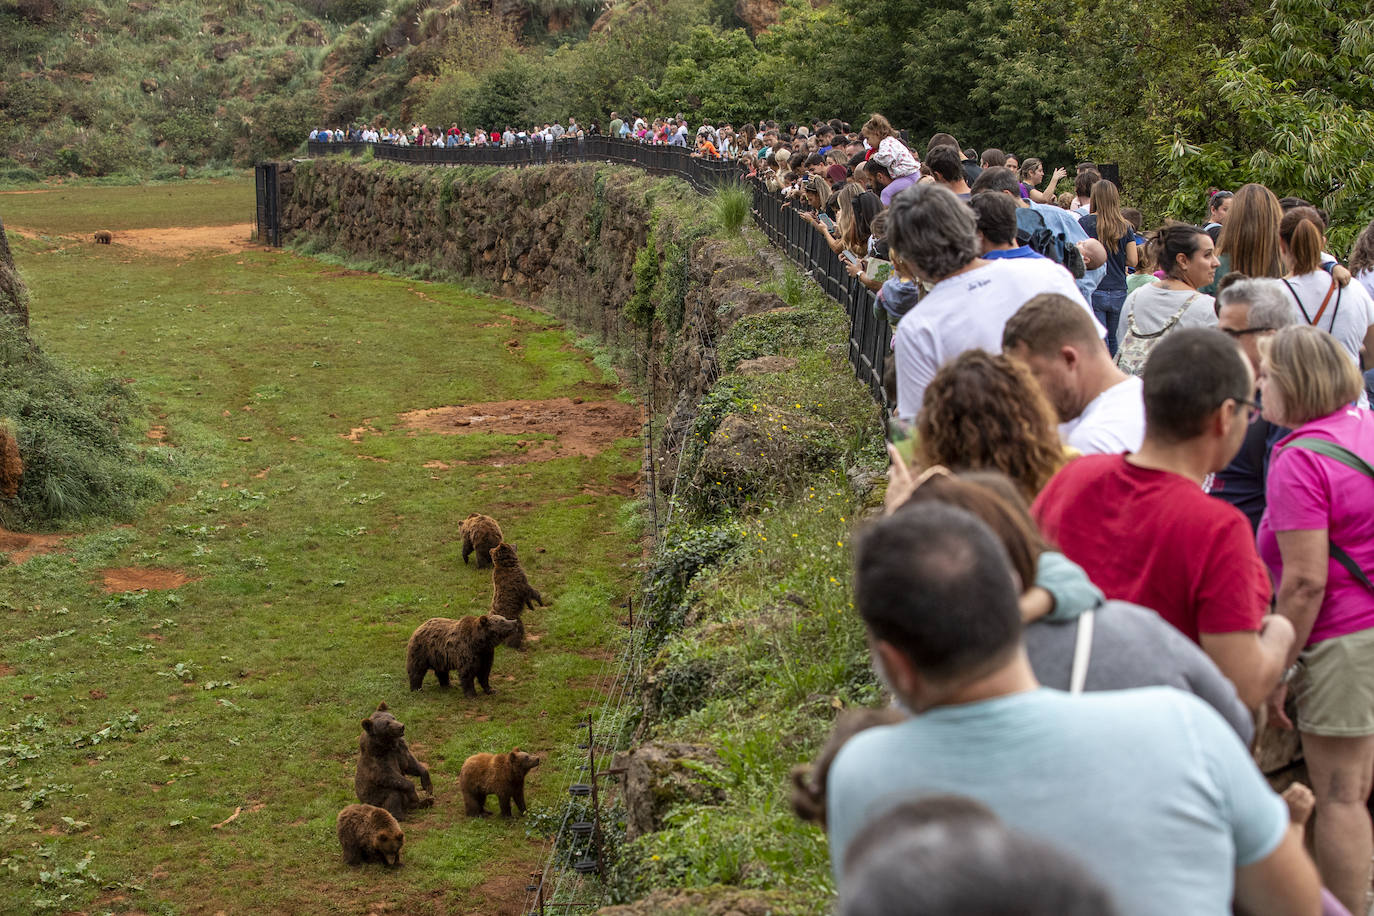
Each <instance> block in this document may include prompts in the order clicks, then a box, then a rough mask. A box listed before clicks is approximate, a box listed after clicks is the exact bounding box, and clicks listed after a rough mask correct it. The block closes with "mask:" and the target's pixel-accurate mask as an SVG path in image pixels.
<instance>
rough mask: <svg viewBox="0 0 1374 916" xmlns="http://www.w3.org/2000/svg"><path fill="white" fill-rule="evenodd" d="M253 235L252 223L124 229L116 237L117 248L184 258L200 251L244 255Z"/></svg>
mask: <svg viewBox="0 0 1374 916" xmlns="http://www.w3.org/2000/svg"><path fill="white" fill-rule="evenodd" d="M252 234H253V224H252V223H236V224H235V225H232V226H174V227H172V228H169V229H122V230H120V231H119V232H116V233H115V234H114V244H116V245H127V246H129V247H130V248H137V249H138V250H139V251H144V252H147V253H149V254H162V255H169V256H172V257H182V256H185V255H188V254H191V253H192V252H197V251H242V250H243V249H245V248H247V247H248V244H249V237H250V236H251V235H252Z"/></svg>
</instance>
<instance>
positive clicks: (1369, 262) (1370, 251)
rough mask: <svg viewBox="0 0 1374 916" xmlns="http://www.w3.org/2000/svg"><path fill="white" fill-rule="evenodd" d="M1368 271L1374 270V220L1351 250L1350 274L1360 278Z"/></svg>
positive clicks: (1365, 228)
mask: <svg viewBox="0 0 1374 916" xmlns="http://www.w3.org/2000/svg"><path fill="white" fill-rule="evenodd" d="M1366 270H1374V220H1370V221H1369V225H1368V226H1365V227H1364V231H1363V232H1361V233H1360V237H1359V238H1357V239H1356V240H1355V247H1354V248H1352V249H1350V272H1351V273H1352V274H1354V275H1355V276H1357V277H1358V276H1359V275H1360V274H1362V273H1364V272H1365V271H1366Z"/></svg>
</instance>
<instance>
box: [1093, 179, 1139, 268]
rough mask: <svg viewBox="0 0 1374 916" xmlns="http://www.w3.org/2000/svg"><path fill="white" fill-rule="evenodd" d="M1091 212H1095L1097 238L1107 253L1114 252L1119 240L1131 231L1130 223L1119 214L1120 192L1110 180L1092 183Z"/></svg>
mask: <svg viewBox="0 0 1374 916" xmlns="http://www.w3.org/2000/svg"><path fill="white" fill-rule="evenodd" d="M1092 212H1093V213H1095V214H1097V240H1098V241H1099V242H1101V243H1102V247H1103V248H1106V249H1107V251H1108V253H1111V252H1115V251H1116V246H1117V245H1118V244H1120V242H1121V240H1122V239H1123V238H1125V237H1126V236H1128V235H1130V233H1131V225H1130V223H1128V222H1126V217H1124V216H1122V215H1121V194H1120V193H1119V192H1118V191H1117V190H1116V185H1114V184H1112V183H1111V182H1110V181H1099V182H1098V183H1097V184H1095V185H1093V190H1092Z"/></svg>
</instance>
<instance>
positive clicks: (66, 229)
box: [0, 173, 254, 273]
mask: <svg viewBox="0 0 1374 916" xmlns="http://www.w3.org/2000/svg"><path fill="white" fill-rule="evenodd" d="M253 194H254V192H253V176H252V174H251V173H240V174H238V175H236V176H234V177H233V178H226V179H221V180H215V181H195V182H168V183H161V184H140V185H125V186H120V187H98V186H93V185H91V184H86V183H76V184H72V185H48V184H29V185H24V186H22V187H20V188H19V189H17V190H16V191H0V219H3V220H4V221H5V225H6V226H8V227H11V228H22V229H24V230H25V231H26V232H30V233H39V234H42V235H79V236H89V234H90V233H91V232H93V231H95V230H96V229H109V230H112V231H118V230H120V229H149V228H158V227H163V226H231V225H234V224H236V223H251V222H252V221H253V206H254V196H253ZM31 267H32V264H21V265H20V268H21V270H24V271H25V272H26V273H27V272H28V269H29V268H31Z"/></svg>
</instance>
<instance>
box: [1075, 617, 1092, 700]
mask: <svg viewBox="0 0 1374 916" xmlns="http://www.w3.org/2000/svg"><path fill="white" fill-rule="evenodd" d="M1093 614H1094V612H1093V611H1084V612H1083V613H1082V614H1081V615H1080V616H1079V618H1078V639H1077V640H1076V641H1075V642H1074V645H1073V670H1072V671H1070V672H1069V693H1082V692H1083V685H1084V684H1086V683H1087V682H1088V660H1089V659H1090V658H1092V654H1093Z"/></svg>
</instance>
